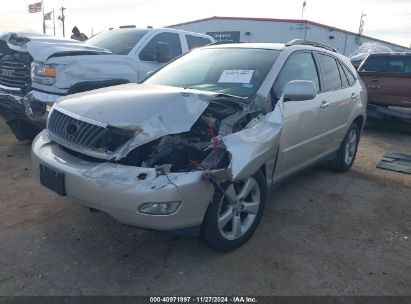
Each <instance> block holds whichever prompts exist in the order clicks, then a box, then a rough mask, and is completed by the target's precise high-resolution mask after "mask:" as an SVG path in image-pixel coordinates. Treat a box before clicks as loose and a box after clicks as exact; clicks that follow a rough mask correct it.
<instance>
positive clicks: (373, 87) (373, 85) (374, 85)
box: [367, 82, 381, 89]
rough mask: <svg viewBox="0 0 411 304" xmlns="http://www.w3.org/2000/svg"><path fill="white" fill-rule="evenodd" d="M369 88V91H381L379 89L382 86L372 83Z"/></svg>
mask: <svg viewBox="0 0 411 304" xmlns="http://www.w3.org/2000/svg"><path fill="white" fill-rule="evenodd" d="M367 87H368V88H369V89H379V88H381V85H379V84H377V83H375V82H374V83H370V84H369V85H368V86H367Z"/></svg>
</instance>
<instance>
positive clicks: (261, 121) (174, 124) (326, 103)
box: [32, 43, 367, 251]
mask: <svg viewBox="0 0 411 304" xmlns="http://www.w3.org/2000/svg"><path fill="white" fill-rule="evenodd" d="M366 99H367V96H366V90H365V89H364V87H363V85H362V82H361V81H360V79H359V78H358V75H357V72H356V70H355V69H354V67H353V66H352V65H351V64H350V61H349V60H348V58H346V57H344V56H342V55H340V54H338V53H335V52H332V51H328V50H327V49H324V48H321V47H313V46H310V45H304V44H298V43H289V44H287V45H284V44H246V43H244V44H227V45H215V46H208V47H204V48H200V49H197V50H195V51H192V52H190V53H188V54H186V55H184V56H182V57H180V58H179V59H177V60H175V61H173V62H171V63H170V64H168V65H166V66H165V67H164V68H162V69H160V70H159V71H157V72H156V73H154V74H153V75H152V76H151V77H149V78H148V79H147V80H145V81H144V82H143V83H142V84H125V85H119V86H115V87H110V88H104V89H99V90H94V91H91V92H86V93H80V94H76V95H72V96H67V97H65V98H62V99H61V100H60V101H59V102H58V103H57V104H55V105H54V106H53V108H52V110H51V113H50V116H49V119H48V123H47V129H46V130H44V131H43V132H41V133H40V134H39V136H38V137H37V138H36V139H35V140H34V142H33V146H32V156H33V157H32V159H33V168H34V176H35V178H36V179H37V180H38V181H40V183H41V184H42V185H43V186H45V187H47V188H49V189H51V190H52V191H55V192H57V193H58V194H60V195H63V196H64V195H66V196H69V197H71V198H73V199H74V200H76V201H78V202H79V203H80V204H83V205H85V206H88V207H90V208H92V209H96V210H100V211H104V212H106V213H108V214H110V215H111V216H113V217H114V218H116V219H117V220H118V221H120V222H122V223H124V224H128V225H132V226H137V227H143V228H148V229H156V230H167V231H172V232H173V233H180V234H181V233H188V232H189V233H192V234H197V235H199V236H200V237H201V239H202V240H204V241H205V242H206V243H207V244H208V245H210V246H211V247H212V248H215V249H217V250H221V251H228V250H232V249H234V248H237V247H239V246H240V245H242V244H243V243H244V242H246V241H247V240H248V239H249V238H250V237H251V235H252V234H253V233H254V231H255V230H256V228H257V225H258V223H259V222H260V219H261V217H262V215H263V210H264V205H265V202H266V193H267V187H268V186H271V185H274V184H277V183H280V182H282V181H284V180H285V179H286V178H287V177H290V176H291V175H293V174H295V173H296V172H299V171H301V170H303V169H305V168H307V167H309V166H312V165H313V164H315V163H317V162H320V161H328V162H329V164H330V166H331V168H333V169H335V170H337V171H342V172H344V171H347V170H349V169H350V168H351V166H352V164H353V162H354V159H355V155H356V151H357V145H358V142H359V139H360V135H361V130H362V128H363V125H364V123H365V120H366V113H365V108H366Z"/></svg>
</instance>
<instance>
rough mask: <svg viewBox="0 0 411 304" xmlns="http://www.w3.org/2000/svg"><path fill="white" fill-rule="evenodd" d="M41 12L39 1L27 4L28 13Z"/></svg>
mask: <svg viewBox="0 0 411 304" xmlns="http://www.w3.org/2000/svg"><path fill="white" fill-rule="evenodd" d="M38 12H41V2H37V3H33V4H29V13H38Z"/></svg>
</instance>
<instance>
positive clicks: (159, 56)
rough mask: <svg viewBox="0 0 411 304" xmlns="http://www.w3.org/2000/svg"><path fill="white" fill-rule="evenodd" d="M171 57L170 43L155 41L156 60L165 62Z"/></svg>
mask: <svg viewBox="0 0 411 304" xmlns="http://www.w3.org/2000/svg"><path fill="white" fill-rule="evenodd" d="M171 59H173V56H172V55H171V45H170V44H169V43H166V42H157V43H156V60H157V61H158V62H161V63H165V62H168V61H170V60H171Z"/></svg>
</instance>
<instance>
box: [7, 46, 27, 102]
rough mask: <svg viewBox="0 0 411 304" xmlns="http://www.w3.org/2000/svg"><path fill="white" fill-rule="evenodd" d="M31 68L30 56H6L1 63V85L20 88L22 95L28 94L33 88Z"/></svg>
mask: <svg viewBox="0 0 411 304" xmlns="http://www.w3.org/2000/svg"><path fill="white" fill-rule="evenodd" d="M30 66H31V57H30V56H29V55H26V54H14V55H5V56H4V57H3V58H2V60H1V61H0V84H1V85H3V86H5V87H11V88H18V89H20V94H26V93H27V92H28V91H29V88H30V86H31V78H30ZM3 89H4V88H3ZM6 90H7V89H6ZM13 91H14V90H13Z"/></svg>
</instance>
